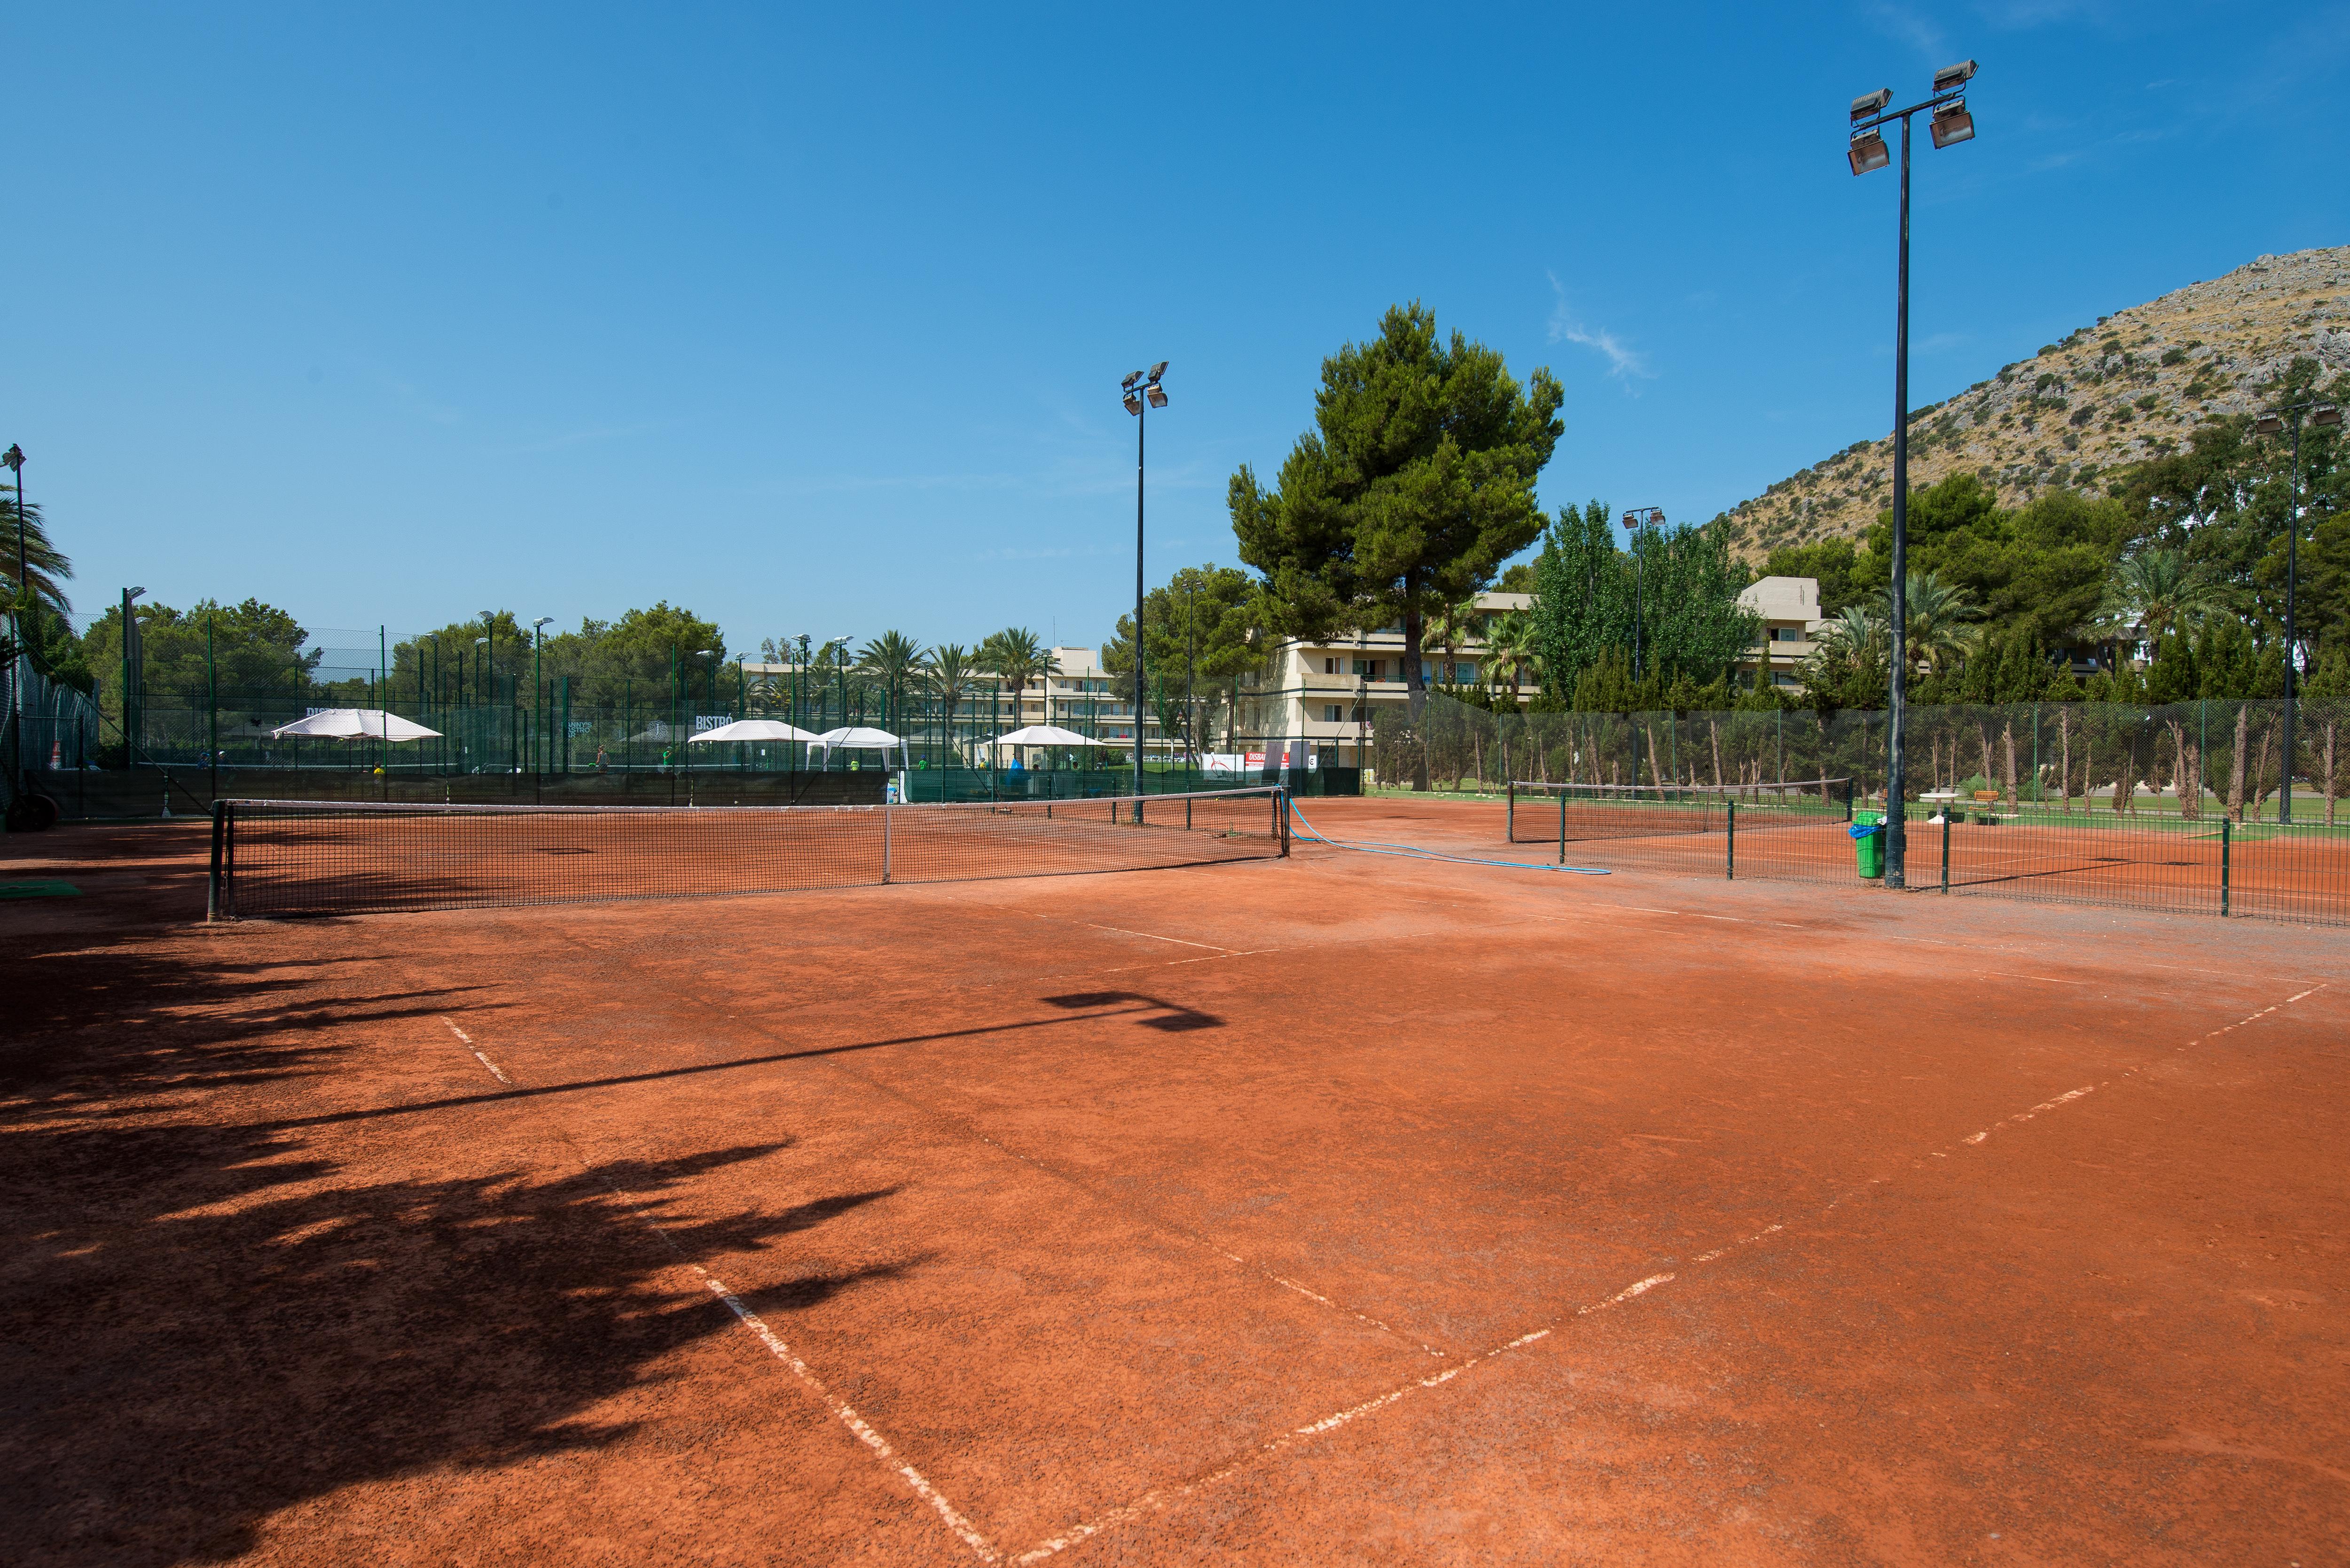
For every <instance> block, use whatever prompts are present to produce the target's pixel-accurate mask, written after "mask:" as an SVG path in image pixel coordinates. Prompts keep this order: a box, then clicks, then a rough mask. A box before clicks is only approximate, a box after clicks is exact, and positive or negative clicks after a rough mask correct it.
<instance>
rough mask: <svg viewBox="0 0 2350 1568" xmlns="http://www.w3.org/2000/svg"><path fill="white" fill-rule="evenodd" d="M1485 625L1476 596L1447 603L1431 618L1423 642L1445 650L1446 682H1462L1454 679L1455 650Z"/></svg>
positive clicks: (1451, 683) (1475, 638) (1454, 684)
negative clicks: (1478, 610)
mask: <svg viewBox="0 0 2350 1568" xmlns="http://www.w3.org/2000/svg"><path fill="white" fill-rule="evenodd" d="M1483 624H1484V623H1483V622H1482V620H1481V619H1480V618H1478V613H1477V605H1476V601H1475V600H1473V599H1462V600H1461V602H1460V603H1459V604H1451V605H1446V606H1445V607H1443V608H1442V609H1440V610H1438V611H1437V612H1436V613H1435V614H1434V615H1432V616H1430V617H1429V618H1428V626H1427V628H1426V629H1425V630H1423V631H1422V632H1421V633H1420V637H1421V639H1422V644H1423V646H1425V645H1426V644H1429V643H1433V644H1434V645H1435V646H1437V647H1438V648H1440V649H1444V670H1443V675H1444V684H1445V685H1447V686H1458V685H1460V684H1461V682H1460V681H1458V680H1454V679H1453V672H1452V650H1453V649H1456V648H1461V647H1462V646H1464V645H1466V644H1468V643H1471V642H1474V641H1476V640H1477V636H1478V633H1479V632H1480V631H1481V630H1482V628H1483Z"/></svg>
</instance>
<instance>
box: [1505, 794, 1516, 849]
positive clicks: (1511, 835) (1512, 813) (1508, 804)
mask: <svg viewBox="0 0 2350 1568" xmlns="http://www.w3.org/2000/svg"><path fill="white" fill-rule="evenodd" d="M1502 802H1503V805H1502V841H1503V843H1505V844H1515V843H1516V842H1517V841H1518V781H1517V780H1515V779H1512V780H1510V781H1509V783H1508V784H1506V785H1505V786H1504V787H1503V791H1502Z"/></svg>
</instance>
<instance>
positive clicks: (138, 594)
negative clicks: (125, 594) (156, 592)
mask: <svg viewBox="0 0 2350 1568" xmlns="http://www.w3.org/2000/svg"><path fill="white" fill-rule="evenodd" d="M130 597H132V598H134V599H143V598H145V597H147V590H146V589H145V588H133V589H131V590H130Z"/></svg>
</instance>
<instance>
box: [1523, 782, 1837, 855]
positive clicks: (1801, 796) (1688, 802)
mask: <svg viewBox="0 0 2350 1568" xmlns="http://www.w3.org/2000/svg"><path fill="white" fill-rule="evenodd" d="M1506 820H1507V822H1508V824H1509V839H1510V842H1511V843H1513V844H1570V843H1575V842H1579V841H1583V840H1587V839H1594V838H1652V837H1659V836H1668V835H1679V834H1692V833H1721V832H1725V831H1728V830H1729V829H1730V827H1731V823H1732V821H1733V820H1734V821H1735V823H1736V826H1737V831H1739V832H1741V833H1743V832H1746V831H1748V830H1750V829H1755V828H1770V827H1808V826H1819V825H1821V824H1824V823H1835V822H1849V821H1851V820H1852V781H1851V780H1850V779H1848V778H1820V779H1802V780H1798V781H1795V782H1794V783H1782V784H1719V785H1716V784H1535V783H1528V782H1523V781H1518V782H1513V783H1512V784H1511V785H1510V786H1509V804H1508V807H1507V815H1506Z"/></svg>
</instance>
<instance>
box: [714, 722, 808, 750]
mask: <svg viewBox="0 0 2350 1568" xmlns="http://www.w3.org/2000/svg"><path fill="white" fill-rule="evenodd" d="M815 739H816V736H814V735H811V734H809V733H808V732H806V730H795V729H794V728H793V727H792V726H791V725H789V724H786V723H785V722H783V721H782V720H780V719H737V720H735V721H734V722H733V723H731V724H721V725H719V726H718V728H716V729H714V730H704V731H702V733H700V734H699V735H696V736H694V737H693V738H692V740H691V742H688V743H689V744H693V745H699V744H700V743H701V742H704V741H813V740H815Z"/></svg>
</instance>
